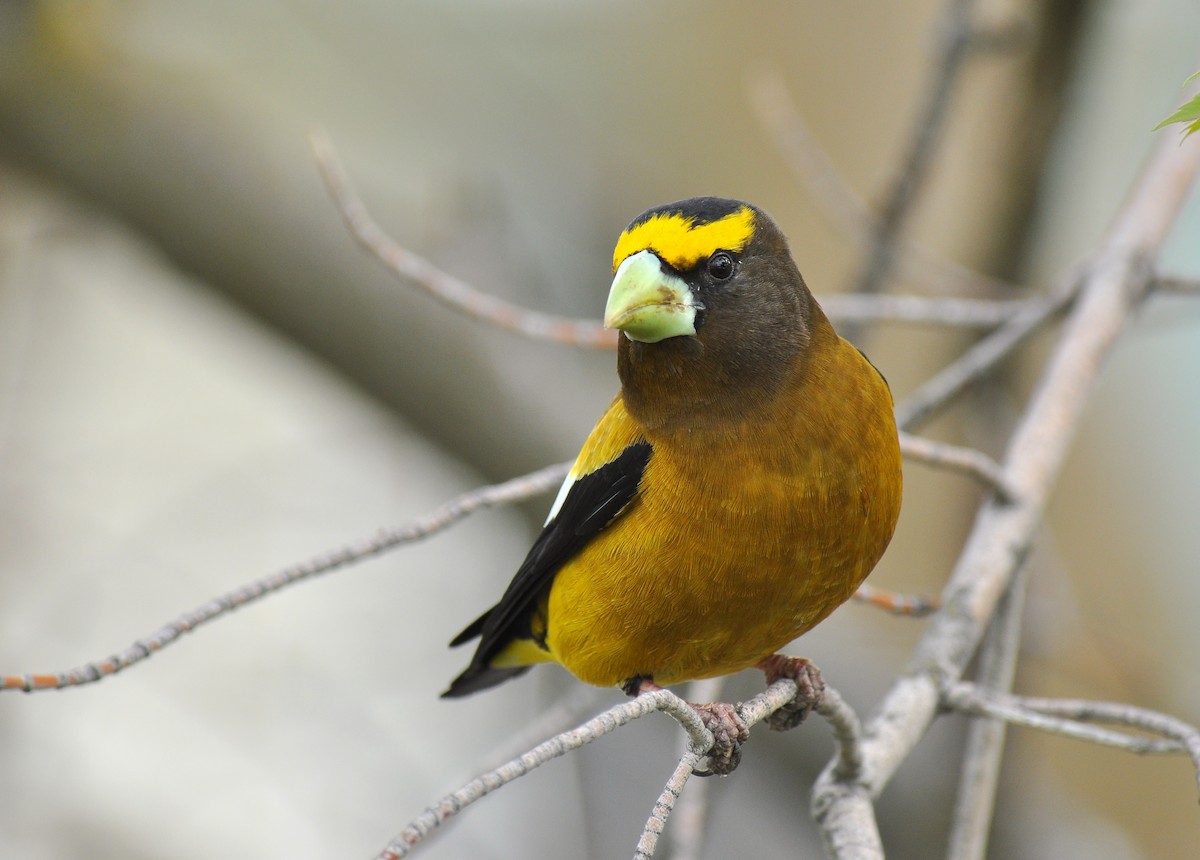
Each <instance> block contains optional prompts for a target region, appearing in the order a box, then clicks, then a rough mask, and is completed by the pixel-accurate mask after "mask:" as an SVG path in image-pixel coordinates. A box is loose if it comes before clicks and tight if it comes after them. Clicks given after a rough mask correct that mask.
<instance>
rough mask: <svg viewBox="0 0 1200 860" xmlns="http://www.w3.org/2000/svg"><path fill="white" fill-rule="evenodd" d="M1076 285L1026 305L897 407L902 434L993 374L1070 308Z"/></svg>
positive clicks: (1072, 281)
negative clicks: (1044, 327)
mask: <svg viewBox="0 0 1200 860" xmlns="http://www.w3.org/2000/svg"><path fill="white" fill-rule="evenodd" d="M1077 283H1078V282H1077V281H1076V280H1075V279H1073V278H1072V279H1069V280H1067V281H1066V282H1064V284H1065V286H1064V287H1063V288H1062V289H1060V290H1058V291H1057V292H1055V294H1054V295H1053V296H1052V297H1051V298H1049V299H1047V300H1045V301H1040V302H1035V303H1031V304H1028V305H1025V306H1024V307H1023V308H1021V310H1019V311H1018V312H1017V313H1016V314H1015V315H1014V316H1013V318H1012V319H1010V320H1009V321H1008V322H1006V323H1005V324H1004V325H1002V326H1000V328H998V329H996V330H995V331H994V332H992V333H991V334H989V335H988V336H987V337H985V338H983V339H982V340H980V341H979V342H978V343H976V344H974V345H973V346H972V347H971V348H970V349H968V350H967V351H966V352H965V353H963V354H962V356H960V357H959V358H958V360H956V361H955V362H954V363H952V364H950V365H948V366H946V367H945V368H943V369H942V370H940V371H939V372H938V373H936V374H934V375H933V376H932V377H930V378H929V379H928V380H926V381H925V382H924V383H923V384H921V385H920V386H919V387H918V388H917V390H916V391H914V392H913V393H912V394H910V395H909V396H908V397H906V398H905V399H904V400H903V401H902V402H901V403H900V404H899V405H898V406H897V407H896V423H897V424H898V425H899V426H900V428H901V429H902V430H914V429H916V428H917V427H919V426H920V425H921V424H922V423H923V422H925V421H926V420H928V419H929V418H932V417H933V416H934V415H935V414H937V412H938V411H939V410H940V409H942V408H943V407H945V406H946V405H947V404H948V403H950V402H951V401H952V400H953V399H954V398H955V397H957V396H958V395H959V394H961V393H962V392H964V391H966V390H967V388H969V387H970V386H971V384H972V383H974V382H975V381H977V380H979V379H981V378H982V377H984V376H986V375H987V374H988V373H990V372H992V370H994V369H995V367H996V365H998V364H999V363H1000V362H1001V361H1003V360H1004V359H1005V358H1007V357H1008V356H1010V355H1011V354H1012V353H1013V352H1014V351H1015V350H1016V349H1017V347H1019V346H1020V345H1021V344H1023V343H1024V342H1025V341H1026V340H1027V339H1028V338H1029V337H1030V336H1031V335H1032V334H1033V333H1034V332H1036V331H1037V330H1038V329H1040V328H1041V327H1042V326H1044V325H1045V324H1046V323H1048V322H1049V321H1050V320H1052V319H1053V318H1054V317H1055V316H1056V315H1057V314H1059V313H1060V312H1061V311H1062V310H1063V309H1064V308H1066V307H1067V305H1069V304H1070V302H1071V300H1072V299H1073V298H1074V296H1075V288H1076V286H1077Z"/></svg>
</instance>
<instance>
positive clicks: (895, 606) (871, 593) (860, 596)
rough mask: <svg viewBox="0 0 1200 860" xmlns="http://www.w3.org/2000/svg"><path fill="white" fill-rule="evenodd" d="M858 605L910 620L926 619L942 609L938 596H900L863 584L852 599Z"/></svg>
mask: <svg viewBox="0 0 1200 860" xmlns="http://www.w3.org/2000/svg"><path fill="white" fill-rule="evenodd" d="M850 599H851V600H854V601H857V602H858V603H866V604H869V605H871V606H874V607H876V608H877V609H882V610H884V611H885V612H890V613H892V614H893V615H905V616H908V617H909V618H924V617H925V616H926V615H928V614H929V613H931V612H936V611H937V610H938V609H940V608H941V605H942V601H941V598H940V597H938V596H937V595H929V594H898V593H896V592H894V591H887V590H885V589H882V588H876V587H875V586H873V585H869V584H867V583H865V582H864V583H863V584H862V585H860V586H859V587H858V591H856V592H854V595H853V596H852V597H851V598H850Z"/></svg>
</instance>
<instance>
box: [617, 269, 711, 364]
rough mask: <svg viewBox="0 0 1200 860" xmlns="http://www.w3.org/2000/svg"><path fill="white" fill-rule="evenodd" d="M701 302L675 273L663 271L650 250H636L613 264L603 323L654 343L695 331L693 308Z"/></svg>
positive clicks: (697, 307) (696, 308)
mask: <svg viewBox="0 0 1200 860" xmlns="http://www.w3.org/2000/svg"><path fill="white" fill-rule="evenodd" d="M702 309H703V306H702V305H700V303H699V302H697V301H696V297H695V296H694V295H693V294H692V290H691V288H690V287H689V286H688V285H687V284H686V283H685V282H684V281H683V280H682V279H681V278H679V277H676V276H675V275H672V274H669V273H667V272H664V271H663V268H662V263H661V261H660V260H659V259H658V257H657V256H655V254H654V252H653V251H638V252H637V253H636V254H632V255H630V256H629V257H626V258H625V260H624V261H623V262H622V263H621V265H620V266H618V267H617V274H616V276H615V277H614V278H613V283H612V289H610V290H609V292H608V304H607V305H606V306H605V308H604V327H605V328H615V329H620V330H621V331H623V332H625V336H626V337H627V338H629V339H630V340H636V341H640V342H641V343H658V342H659V341H660V340H666V339H667V338H669V337H679V336H681V335H687V334H695V333H696V311H697V310H702Z"/></svg>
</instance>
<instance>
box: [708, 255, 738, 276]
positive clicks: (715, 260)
mask: <svg viewBox="0 0 1200 860" xmlns="http://www.w3.org/2000/svg"><path fill="white" fill-rule="evenodd" d="M708 273H709V274H710V275H712V276H713V278H714V279H716V280H718V281H724V280H727V279H728V278H729V276H730V275H732V274H733V257H731V256H730V255H729V252H728V251H717V253H715V254H713V255H712V256H711V257H709V258H708Z"/></svg>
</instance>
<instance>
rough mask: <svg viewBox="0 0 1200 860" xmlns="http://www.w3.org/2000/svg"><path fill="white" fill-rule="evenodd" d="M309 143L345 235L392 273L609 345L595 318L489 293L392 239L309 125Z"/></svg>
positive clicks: (510, 318) (513, 322) (560, 338)
mask: <svg viewBox="0 0 1200 860" xmlns="http://www.w3.org/2000/svg"><path fill="white" fill-rule="evenodd" d="M309 144H310V145H311V147H312V152H313V158H314V159H315V160H316V162H317V167H318V168H319V169H320V171H321V177H322V179H324V181H325V187H326V189H327V190H328V191H329V196H330V197H331V198H332V199H333V202H334V205H335V206H336V207H337V210H338V214H339V215H341V216H342V220H343V221H345V223H346V227H347V228H349V230H350V233H351V235H352V236H353V237H354V239H355V240H356V241H357V242H358V243H359V244H360V245H362V246H363V247H364V248H366V249H367V250H368V251H370V252H371V254H373V255H374V256H375V257H376V258H377V259H378V260H379V261H380V262H382V263H383V264H384V265H385V266H387V267H388V268H389V269H391V271H392V272H393V273H395V274H396V275H399V276H400V277H401V278H404V279H405V280H407V281H411V282H412V283H414V284H416V285H417V286H419V287H421V288H423V289H424V290H425V291H426V292H427V293H429V294H430V295H431V296H433V297H434V298H436V299H438V300H439V301H442V302H444V303H445V304H447V305H449V306H450V307H452V308H455V309H456V310H459V311H462V312H463V313H466V314H469V315H470V316H473V317H478V318H479V319H482V320H485V321H486V322H488V323H490V324H491V325H494V326H496V327H498V328H502V329H506V330H508V331H513V332H517V333H518V334H521V335H524V336H525V337H531V338H535V339H538V340H549V341H554V342H555V343H562V344H568V345H570V346H585V347H592V348H595V349H613V348H614V347H615V345H616V342H617V339H616V333H615V332H612V331H608V330H606V329H605V328H604V327H603V326H602V325H601V324H600V323H599V322H598V321H596V320H585V319H569V318H567V317H560V316H555V315H553V314H545V313H542V312H540V311H535V310H531V309H529V308H524V307H521V306H520V305H517V304H514V303H512V302H508V301H505V300H504V299H501V298H498V297H497V296H493V295H489V294H488V293H485V292H483V291H481V290H478V289H476V288H475V287H472V286H471V285H470V284H468V283H466V282H465V281H462V280H459V279H458V278H456V277H454V276H453V275H450V274H447V273H446V272H443V271H442V270H441V269H439V268H438V267H437V266H435V265H434V264H433V263H431V262H430V261H429V260H426V259H425V258H424V257H421V256H418V255H417V254H415V253H413V252H412V251H410V250H408V249H407V248H404V247H402V246H401V245H399V244H397V243H396V242H394V241H392V239H391V238H390V237H389V236H388V235H387V233H385V232H384V230H383V228H382V227H380V226H379V224H378V223H377V222H376V221H375V220H374V219H373V218H372V217H371V215H370V213H369V212H368V211H367V207H366V204H364V203H363V201H362V198H360V197H359V196H358V195H357V194H356V193H355V191H354V189H353V188H351V186H350V182H349V180H348V179H347V178H346V172H345V170H343V169H342V166H341V164H340V162H339V161H338V158H337V154H336V153H335V152H334V149H333V144H332V143H331V142H330V140H329V137H328V136H327V135H326V134H325V133H324V132H321V131H313V132H312V133H310V135H309Z"/></svg>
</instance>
